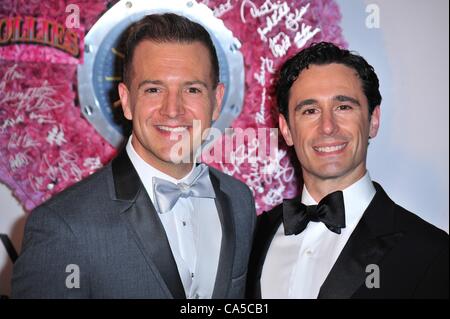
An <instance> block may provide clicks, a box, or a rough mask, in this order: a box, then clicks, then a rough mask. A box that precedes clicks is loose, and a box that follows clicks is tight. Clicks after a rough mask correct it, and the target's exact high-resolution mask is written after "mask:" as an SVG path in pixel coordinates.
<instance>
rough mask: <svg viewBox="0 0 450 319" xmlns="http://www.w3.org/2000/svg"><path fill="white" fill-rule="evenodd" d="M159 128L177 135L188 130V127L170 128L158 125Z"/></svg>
mask: <svg viewBox="0 0 450 319" xmlns="http://www.w3.org/2000/svg"><path fill="white" fill-rule="evenodd" d="M158 128H159V129H160V130H162V131H166V132H175V133H179V132H183V131H186V130H187V126H177V127H169V126H164V125H158Z"/></svg>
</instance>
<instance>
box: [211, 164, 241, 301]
mask: <svg viewBox="0 0 450 319" xmlns="http://www.w3.org/2000/svg"><path fill="white" fill-rule="evenodd" d="M209 176H210V178H211V183H212V185H213V188H214V192H215V194H216V200H215V202H216V207H217V211H218V213H219V218H220V223H221V225H222V243H221V247H220V255H219V265H218V268H217V275H216V283H215V284H214V291H213V295H212V298H214V299H216V298H227V296H228V290H229V288H230V283H231V279H232V270H233V264H234V249H235V244H236V239H235V238H236V234H235V227H234V219H233V216H234V215H233V212H232V211H231V205H230V198H229V196H228V195H227V194H226V193H225V192H224V190H223V189H222V188H221V186H220V180H219V178H218V177H217V176H216V175H214V173H213V171H212V170H211V169H210V174H209Z"/></svg>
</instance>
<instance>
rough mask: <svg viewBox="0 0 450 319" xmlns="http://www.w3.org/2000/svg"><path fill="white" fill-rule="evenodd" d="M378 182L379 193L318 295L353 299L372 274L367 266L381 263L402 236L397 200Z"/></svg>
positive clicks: (377, 189)
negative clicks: (396, 217)
mask: <svg viewBox="0 0 450 319" xmlns="http://www.w3.org/2000/svg"><path fill="white" fill-rule="evenodd" d="M374 185H375V188H376V191H377V192H376V194H375V196H374V198H373V200H372V202H371V203H370V204H369V207H368V208H367V209H366V211H365V213H364V215H363V217H362V218H361V220H360V222H359V223H358V225H357V226H356V228H355V230H354V231H353V233H352V235H351V236H350V238H349V240H348V242H347V244H346V245H345V247H344V249H343V250H342V252H341V254H340V255H339V257H338V259H337V261H336V263H335V264H334V266H333V268H332V269H331V271H330V273H329V275H328V277H327V278H326V280H325V282H324V283H323V285H322V287H321V289H320V292H319V296H318V298H322V299H327V298H333V299H341V298H342V299H344V298H351V297H352V295H353V294H354V293H355V292H356V291H357V290H358V289H359V288H360V287H361V286H362V285H364V284H365V280H366V278H367V276H368V275H369V273H367V272H366V267H367V266H368V265H370V264H376V265H379V264H380V262H381V261H382V259H383V257H384V256H385V254H386V253H387V252H389V251H390V250H391V249H392V247H393V246H395V245H396V243H397V242H398V240H399V239H400V238H401V237H402V234H401V233H398V232H396V231H395V223H394V208H395V206H394V205H395V204H394V202H392V201H391V199H390V198H389V197H388V196H387V194H386V193H385V192H384V190H383V189H382V188H381V186H380V185H378V184H377V183H374Z"/></svg>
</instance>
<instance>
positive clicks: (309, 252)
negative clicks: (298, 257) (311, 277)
mask: <svg viewBox="0 0 450 319" xmlns="http://www.w3.org/2000/svg"><path fill="white" fill-rule="evenodd" d="M313 253H314V252H313V251H312V250H311V249H308V250H307V251H306V255H307V256H312V254H313Z"/></svg>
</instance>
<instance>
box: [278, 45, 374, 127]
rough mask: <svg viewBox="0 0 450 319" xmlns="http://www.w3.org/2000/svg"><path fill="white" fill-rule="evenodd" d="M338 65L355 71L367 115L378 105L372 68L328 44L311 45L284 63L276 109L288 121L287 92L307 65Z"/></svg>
mask: <svg viewBox="0 0 450 319" xmlns="http://www.w3.org/2000/svg"><path fill="white" fill-rule="evenodd" d="M331 63H338V64H343V65H345V66H348V67H350V68H352V69H354V70H355V71H356V73H357V74H358V77H359V78H360V79H361V83H362V89H363V91H364V94H365V95H366V97H367V100H368V102H369V115H372V112H373V110H374V109H375V107H376V106H377V105H380V103H381V94H380V90H379V86H380V84H379V81H378V77H377V75H376V74H375V70H374V68H373V67H372V66H371V65H370V64H369V63H367V61H366V60H365V59H364V58H363V57H361V56H360V55H358V54H355V53H352V52H351V51H349V50H345V49H340V48H339V47H337V46H336V45H334V44H333V43H330V42H320V43H316V44H312V45H311V46H310V47H308V48H306V49H304V50H302V51H300V52H299V53H297V54H296V55H294V56H293V57H291V58H290V59H288V60H287V61H286V62H285V63H284V64H283V66H282V67H281V70H280V73H279V79H278V83H277V86H276V96H277V103H278V109H279V111H280V113H281V114H283V115H284V117H285V118H286V120H288V115H289V108H288V104H289V92H290V89H291V87H292V84H293V83H294V82H295V80H296V79H297V78H298V76H299V75H300V73H301V72H302V71H303V70H304V69H307V68H308V67H309V66H310V65H327V64H331Z"/></svg>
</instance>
